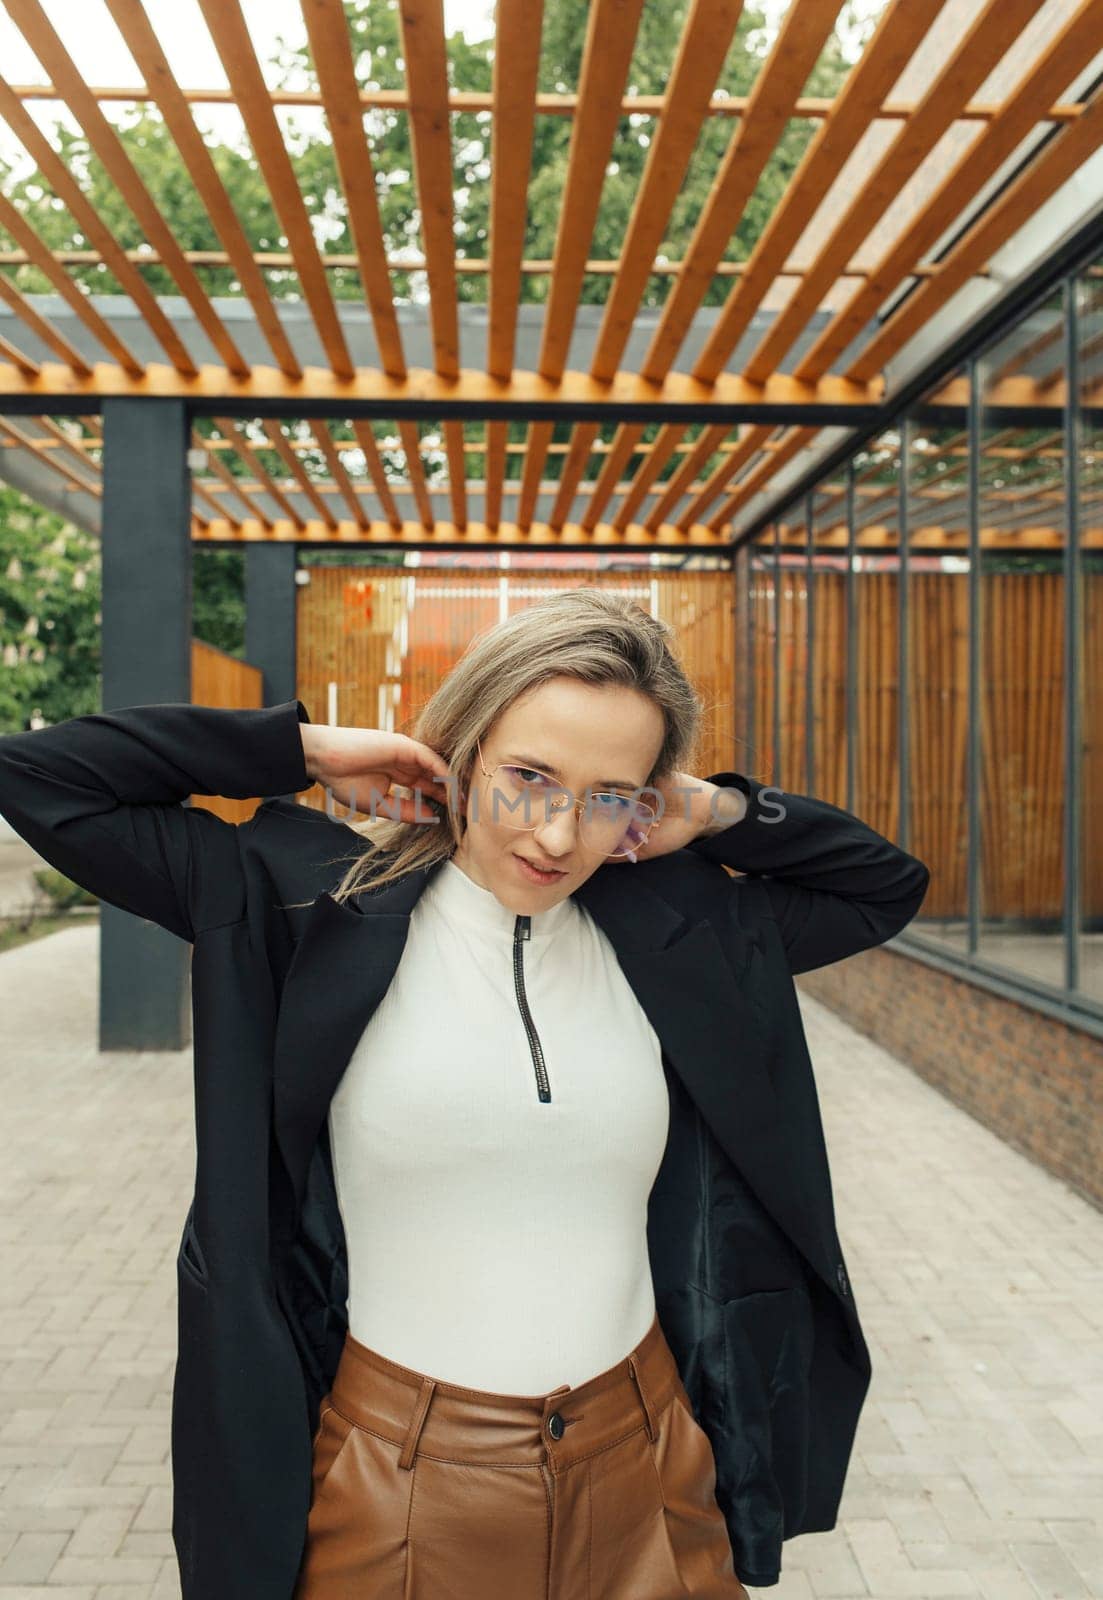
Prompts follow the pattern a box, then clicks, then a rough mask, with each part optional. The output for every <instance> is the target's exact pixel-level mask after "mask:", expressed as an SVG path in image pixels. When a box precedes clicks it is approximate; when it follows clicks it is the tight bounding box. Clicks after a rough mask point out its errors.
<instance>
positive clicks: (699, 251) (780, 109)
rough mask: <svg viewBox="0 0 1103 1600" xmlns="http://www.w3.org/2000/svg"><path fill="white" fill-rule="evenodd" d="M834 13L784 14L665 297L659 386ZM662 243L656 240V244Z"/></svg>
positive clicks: (805, 2)
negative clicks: (680, 266)
mask: <svg viewBox="0 0 1103 1600" xmlns="http://www.w3.org/2000/svg"><path fill="white" fill-rule="evenodd" d="M838 9H839V0H794V3H793V4H792V5H790V7H789V10H788V11H787V12H786V14H785V19H784V22H783V23H782V26H781V29H780V30H779V32H778V36H777V38H776V40H775V41H774V45H773V48H772V49H771V51H770V54H769V57H768V59H767V60H766V62H765V63H764V64H763V66H762V67H761V68H760V70H759V73H758V76H757V78H756V80H755V84H754V89H753V91H752V94H751V103H750V106H749V108H748V112H747V115H746V116H745V117H744V118H742V119H741V121H740V124H739V129H738V131H737V133H736V135H735V137H734V138H733V139H732V140H731V142H730V144H729V145H728V149H727V152H726V154H725V156H724V159H723V162H722V163H721V166H720V170H719V172H718V173H717V174H716V177H715V178H714V180H713V183H712V186H711V188H710V190H709V195H708V199H707V201H706V203H705V206H704V208H703V210H702V212H701V215H700V217H699V219H698V221H697V225H696V227H695V228H694V231H693V237H692V239H691V240H690V243H689V247H688V249H687V250H686V253H685V260H684V262H683V264H682V270H681V272H680V273H679V274H678V281H677V283H676V284H675V286H674V288H673V289H672V291H671V293H670V295H669V296H668V297H667V300H666V303H665V305H664V307H663V314H662V318H661V320H660V323H659V326H658V328H657V329H656V332H655V335H654V338H653V339H652V341H651V346H650V348H649V350H648V352H647V355H646V357H645V359H644V362H643V365H642V367H641V370H642V371H644V372H645V373H646V374H647V376H648V377H651V378H653V379H654V380H655V381H656V382H661V381H662V379H663V378H664V377H665V376H666V373H667V372H668V371H669V369H670V367H671V366H672V365H673V362H674V358H675V357H676V355H677V353H678V350H679V349H680V348H681V345H682V343H683V341H684V340H685V337H686V334H687V333H688V332H689V329H690V327H691V325H692V322H693V318H694V315H695V313H696V312H697V311H698V310H699V308H700V307H701V306H702V304H703V303H704V299H705V296H706V294H707V293H708V291H709V289H710V288H711V287H712V280H713V277H714V275H715V272H716V267H717V265H718V264H719V262H720V259H721V257H722V256H723V254H724V251H725V250H726V249H727V247H728V245H729V244H730V242H731V238H732V219H733V218H734V217H740V216H742V215H743V213H744V211H745V209H746V207H747V205H748V203H749V201H750V200H751V198H752V196H753V195H754V192H755V189H756V187H757V184H758V181H759V179H760V177H761V176H762V173H763V171H764V170H765V167H766V164H767V162H768V161H769V159H770V157H771V155H772V154H773V152H774V149H775V147H776V145H777V142H778V140H779V139H780V138H781V136H782V134H783V133H784V132H785V129H786V126H787V124H788V121H789V118H790V117H791V115H792V113H793V107H794V105H795V104H796V100H797V97H798V95H799V94H800V91H801V89H802V88H803V87H804V84H805V82H806V81H807V78H808V74H809V73H810V72H811V71H812V69H813V67H814V66H815V64H816V62H817V60H818V59H819V56H820V53H821V51H822V49H823V46H824V43H825V41H826V40H827V38H828V35H829V34H830V33H831V30H832V27H833V26H834V22H835V13H836V12H837V11H838ZM637 204H639V202H637ZM661 238H662V234H661V233H660V235H659V236H658V240H657V241H656V244H657V243H658V242H659V241H661ZM652 255H654V251H652ZM645 282H646V280H645ZM642 287H643V286H642V285H641V292H642ZM630 333H631V326H630V324H627V325H622V328H621V332H620V336H619V338H618V339H617V340H616V341H614V342H613V343H612V345H611V347H610V348H609V350H608V351H607V352H606V365H607V364H608V362H609V361H611V360H613V359H616V360H617V361H619V359H620V357H621V355H622V354H623V351H624V346H625V344H626V343H627V340H628V337H629V334H630Z"/></svg>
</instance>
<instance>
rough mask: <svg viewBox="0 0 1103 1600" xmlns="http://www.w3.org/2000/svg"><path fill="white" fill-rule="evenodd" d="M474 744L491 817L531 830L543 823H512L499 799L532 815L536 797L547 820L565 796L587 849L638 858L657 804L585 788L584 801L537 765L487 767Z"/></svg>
mask: <svg viewBox="0 0 1103 1600" xmlns="http://www.w3.org/2000/svg"><path fill="white" fill-rule="evenodd" d="M475 742H476V744H477V745H478V750H479V765H480V766H481V767H482V769H483V773H484V775H485V776H486V777H487V778H489V779H490V780H491V787H492V793H493V798H492V801H491V815H492V820H493V821H495V822H501V823H503V824H504V826H505V827H507V828H517V829H519V830H521V831H523V832H526V833H531V832H532V830H533V829H534V828H537V827H539V825H540V824H539V823H538V822H511V821H509V820H508V818H506V817H500V816H499V815H498V812H499V809H500V804H499V803H500V802H502V801H504V803H505V809H506V810H507V811H510V812H513V811H516V810H518V809H520V810H521V811H522V813H523V815H525V816H526V817H527V816H529V815H531V808H532V803H533V801H534V800H536V801H537V802H538V803H539V804H542V805H543V809H544V818H543V820H544V821H545V822H547V821H549V820H550V819H551V817H552V816H554V814H555V813H556V812H557V811H562V810H565V809H566V806H564V805H560V804H557V803H556V802H557V801H558V800H559V799H560V797H562V798H563V799H564V800H565V801H566V803H567V805H570V806H571V807H572V808H573V809H574V811H575V813H576V814H577V815H578V817H579V827H578V832H579V838H580V839H581V841H582V843H583V844H584V845H585V846H586V848H587V849H588V850H595V851H598V852H600V854H602V855H605V856H633V857H634V855H635V852H636V851H637V850H638V849H639V848H640V846H641V845H642V844H644V843H645V842H646V839H647V835H648V833H649V832H650V830H651V829H652V828H653V827H654V825H655V823H656V822H657V821H658V820H659V818H658V813H657V812H656V811H655V810H654V808H653V807H652V806H649V805H648V804H647V802H646V801H644V800H637V799H636V798H635V796H634V795H628V794H617V793H616V792H615V791H612V790H592V789H587V791H586V797H585V799H583V800H576V799H575V798H574V797H573V795H572V794H571V791H570V790H569V789H568V788H566V787H565V786H564V785H563V784H562V783H558V782H556V780H555V779H554V778H552V777H550V776H549V775H548V774H547V773H546V772H541V771H540V770H539V768H537V767H521V766H511V765H510V764H509V763H508V762H504V761H500V762H499V763H498V765H497V766H496V767H495V768H494V769H493V770H492V771H487V766H486V762H485V761H484V760H483V747H482V743H481V741H480V740H476V741H475Z"/></svg>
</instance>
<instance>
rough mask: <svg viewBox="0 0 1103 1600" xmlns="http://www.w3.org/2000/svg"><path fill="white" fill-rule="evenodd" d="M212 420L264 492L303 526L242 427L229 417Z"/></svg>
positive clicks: (302, 522) (207, 441)
mask: <svg viewBox="0 0 1103 1600" xmlns="http://www.w3.org/2000/svg"><path fill="white" fill-rule="evenodd" d="M214 422H215V426H216V427H217V429H218V431H219V433H221V434H222V436H223V438H224V439H225V440H226V442H227V443H228V444H229V445H230V446H231V447H232V449H233V450H234V451H235V453H236V454H237V455H239V456H240V457H241V459H242V461H244V463H245V465H246V466H247V467H248V468H249V471H250V472H251V473H252V474H253V476H254V478H256V480H257V482H258V483H259V484H260V485H261V487H262V488H263V490H264V492H265V494H267V495H270V496H271V498H272V499H273V500H274V501H275V502H276V504H277V505H278V506H279V508H280V510H281V511H282V512H283V513H284V515H285V516H288V517H290V518H291V520H292V522H294V523H295V524H296V525H297V526H298V527H305V526H306V523H305V520H304V518H303V517H301V516H300V515H299V513H298V512H297V511H296V510H295V507H294V506H293V505H292V504H291V502H290V500H287V499H285V498H284V495H283V493H282V491H281V490H280V489H279V488H278V487H277V485H276V483H275V480H274V479H273V478H272V476H271V474H270V473H269V472H267V471H266V470H265V467H264V463H263V462H262V461H261V459H260V457H259V456H258V455H257V453H256V451H255V450H254V449H253V446H252V444H251V443H250V441H249V437H248V435H247V434H246V432H245V430H244V428H242V427H240V426H239V425H238V423H236V422H234V421H233V420H232V418H230V417H215V419H214ZM210 442H211V441H210V440H205V441H204V443H205V444H209V443H210Z"/></svg>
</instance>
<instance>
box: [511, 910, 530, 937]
mask: <svg viewBox="0 0 1103 1600" xmlns="http://www.w3.org/2000/svg"><path fill="white" fill-rule="evenodd" d="M531 931H532V918H531V917H526V916H524V915H522V914H521V913H520V912H518V914H517V921H516V922H515V923H514V925H513V937H514V938H515V939H527V938H528V937H529V936H530V933H531Z"/></svg>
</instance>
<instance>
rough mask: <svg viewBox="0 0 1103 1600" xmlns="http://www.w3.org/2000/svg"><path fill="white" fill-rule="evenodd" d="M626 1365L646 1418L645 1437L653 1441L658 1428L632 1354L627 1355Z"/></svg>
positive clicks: (656, 1435)
mask: <svg viewBox="0 0 1103 1600" xmlns="http://www.w3.org/2000/svg"><path fill="white" fill-rule="evenodd" d="M628 1366H629V1368H630V1370H631V1373H632V1376H633V1378H635V1380H636V1388H637V1389H638V1390H639V1393H640V1400H641V1402H642V1404H643V1414H644V1416H645V1417H646V1419H647V1437H648V1438H649V1439H650V1440H651V1441H652V1442H654V1441H655V1439H656V1438H657V1437H658V1432H659V1430H658V1428H657V1427H656V1426H655V1418H654V1416H653V1415H652V1413H651V1404H650V1401H649V1400H648V1398H647V1391H646V1390H645V1389H644V1386H643V1378H642V1377H641V1376H640V1369H639V1366H638V1364H637V1362H636V1357H635V1356H634V1355H630V1356H629V1357H628Z"/></svg>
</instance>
